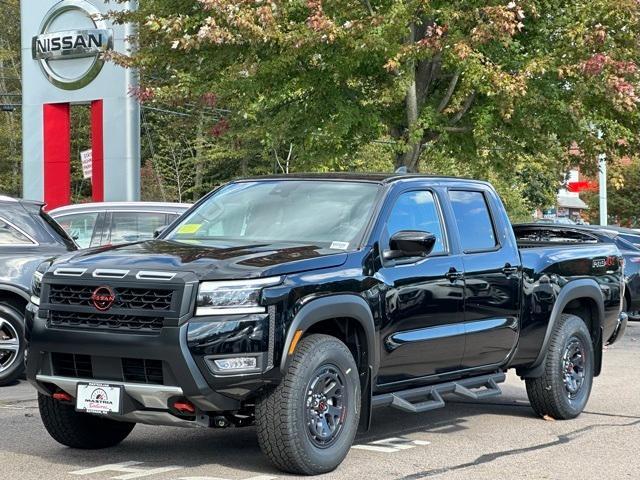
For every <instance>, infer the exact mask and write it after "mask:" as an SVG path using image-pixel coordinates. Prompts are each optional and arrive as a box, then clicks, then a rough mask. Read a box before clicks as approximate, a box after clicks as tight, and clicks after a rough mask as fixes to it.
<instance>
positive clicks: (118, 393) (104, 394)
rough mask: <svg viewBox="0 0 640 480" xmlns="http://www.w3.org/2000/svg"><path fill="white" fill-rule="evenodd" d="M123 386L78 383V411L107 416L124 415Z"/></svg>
mask: <svg viewBox="0 0 640 480" xmlns="http://www.w3.org/2000/svg"><path fill="white" fill-rule="evenodd" d="M122 397H123V388H122V385H109V384H107V383H78V385H77V387H76V411H78V412H85V413H97V414H101V415H107V414H109V413H116V414H121V413H122Z"/></svg>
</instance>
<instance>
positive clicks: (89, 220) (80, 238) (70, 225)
mask: <svg viewBox="0 0 640 480" xmlns="http://www.w3.org/2000/svg"><path fill="white" fill-rule="evenodd" d="M98 215H99V213H98V212H91V213H78V214H74V215H64V216H61V217H58V218H57V219H56V220H57V222H58V223H59V224H60V226H61V227H62V228H63V229H64V231H65V232H67V233H68V234H69V236H70V237H71V238H73V239H74V240H75V242H76V243H77V244H78V246H79V247H80V248H89V246H91V238H93V232H94V229H95V226H96V221H97V220H98Z"/></svg>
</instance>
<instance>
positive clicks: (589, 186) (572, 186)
mask: <svg viewBox="0 0 640 480" xmlns="http://www.w3.org/2000/svg"><path fill="white" fill-rule="evenodd" d="M567 190H568V191H570V192H573V193H580V192H597V191H598V182H590V181H584V182H569V183H567Z"/></svg>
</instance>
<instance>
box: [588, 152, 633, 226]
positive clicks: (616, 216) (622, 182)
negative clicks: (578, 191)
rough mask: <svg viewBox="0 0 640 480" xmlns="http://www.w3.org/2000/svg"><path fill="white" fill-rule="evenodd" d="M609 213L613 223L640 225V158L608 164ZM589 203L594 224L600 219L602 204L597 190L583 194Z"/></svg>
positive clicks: (590, 218) (610, 222)
mask: <svg viewBox="0 0 640 480" xmlns="http://www.w3.org/2000/svg"><path fill="white" fill-rule="evenodd" d="M607 180H608V181H607V196H608V202H607V214H608V217H609V218H608V222H609V224H611V225H621V226H624V227H632V228H639V227H640V210H639V209H638V205H640V190H639V189H638V185H640V158H638V157H635V158H631V159H629V158H627V159H625V161H623V162H614V163H612V164H610V165H609V166H608V179H607ZM581 196H582V197H583V198H584V200H585V202H586V203H587V204H588V205H589V220H590V222H591V223H593V224H598V223H599V221H600V205H599V197H598V193H597V192H589V193H588V194H582V195H581Z"/></svg>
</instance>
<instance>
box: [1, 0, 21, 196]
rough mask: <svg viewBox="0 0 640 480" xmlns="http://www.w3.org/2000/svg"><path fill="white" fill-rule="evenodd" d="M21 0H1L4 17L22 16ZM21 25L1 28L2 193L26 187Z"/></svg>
mask: <svg viewBox="0 0 640 480" xmlns="http://www.w3.org/2000/svg"><path fill="white" fill-rule="evenodd" d="M19 12H20V3H19V0H6V1H2V2H0V17H1V18H5V19H7V18H12V19H16V18H19ZM20 90H21V88H20V26H19V22H17V21H9V22H5V23H4V24H3V26H2V28H0V193H4V194H8V195H14V196H18V195H19V194H20V190H21V187H22V182H21V178H22V171H21V169H22V164H21V159H22V152H21V148H22V144H21V141H20V135H21V122H22V120H21V118H20Z"/></svg>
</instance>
